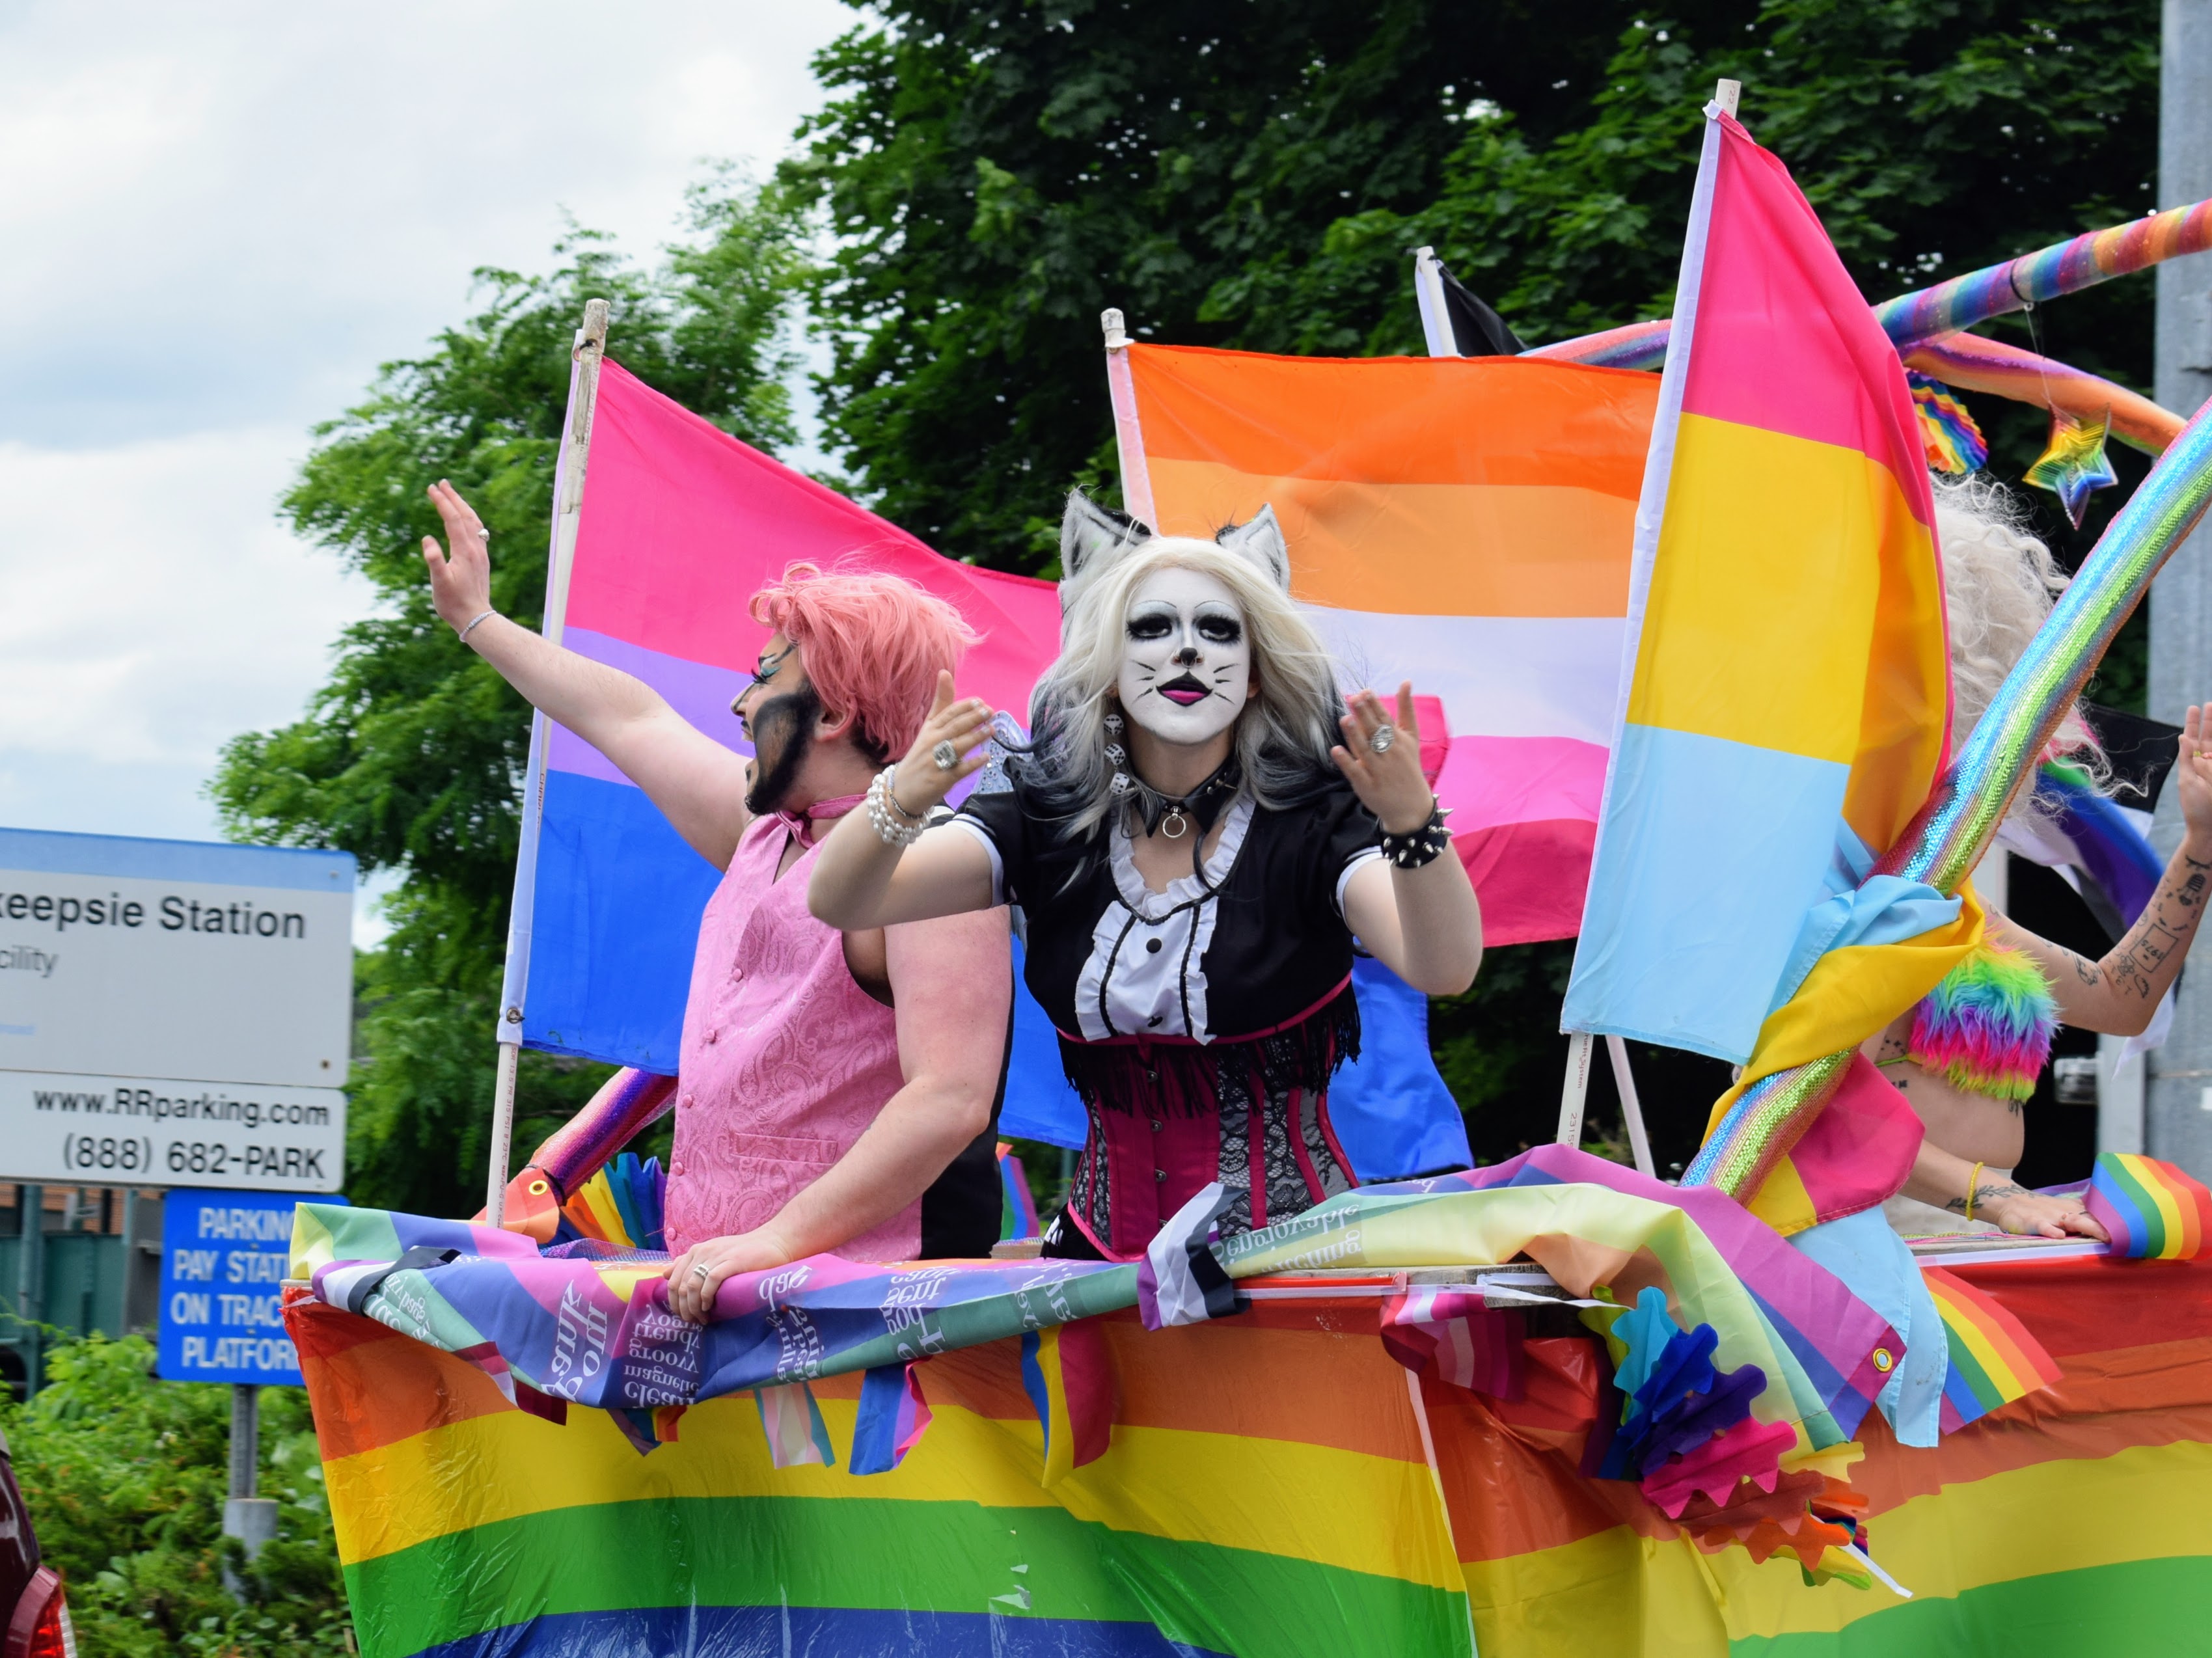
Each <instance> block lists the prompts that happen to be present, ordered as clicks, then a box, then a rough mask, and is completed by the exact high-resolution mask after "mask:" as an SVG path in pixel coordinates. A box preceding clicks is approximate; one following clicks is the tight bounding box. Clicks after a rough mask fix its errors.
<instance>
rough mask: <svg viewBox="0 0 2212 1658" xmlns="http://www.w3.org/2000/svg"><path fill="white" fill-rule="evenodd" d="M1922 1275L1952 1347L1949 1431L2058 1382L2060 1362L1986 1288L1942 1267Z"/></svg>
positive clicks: (1946, 1389)
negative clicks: (1980, 1287)
mask: <svg viewBox="0 0 2212 1658" xmlns="http://www.w3.org/2000/svg"><path fill="white" fill-rule="evenodd" d="M1920 1275H1921V1277H1922V1278H1924V1279H1926V1280H1927V1283H1928V1293H1929V1296H1930V1297H1932V1298H1933V1299H1934V1301H1935V1303H1936V1312H1937V1314H1938V1315H1941V1317H1942V1320H1943V1333H1944V1334H1945V1335H1946V1336H1947V1337H1948V1338H1949V1340H1950V1345H1951V1368H1950V1373H1949V1374H1948V1376H1945V1377H1944V1378H1943V1423H1942V1426H1943V1431H1944V1432H1945V1433H1947V1434H1948V1433H1955V1432H1956V1431H1958V1430H1960V1428H1963V1427H1965V1426H1966V1424H1968V1423H1969V1422H1976V1421H1979V1420H1980V1419H1981V1418H1983V1417H1985V1416H1987V1415H1988V1414H1989V1413H1990V1412H1991V1411H1994V1410H1996V1408H1997V1407H1998V1406H2002V1405H2009V1404H2011V1403H2012V1402H2013V1400H2016V1399H2025V1398H2027V1396H2028V1394H2032V1393H2034V1392H2036V1391H2037V1390H2038V1389H2039V1388H2048V1387H2049V1386H2051V1383H2053V1382H2057V1380H2058V1374H2059V1372H2058V1365H2057V1361H2056V1360H2054V1359H2053V1358H2052V1357H2051V1355H2050V1354H2049V1353H2047V1352H2045V1351H2044V1349H2043V1344H2042V1343H2040V1342H2039V1341H2038V1340H2036V1339H2035V1338H2034V1337H2033V1336H2032V1335H2030V1334H2028V1333H2027V1327H2026V1326H2025V1325H2023V1324H2021V1321H2019V1320H2018V1319H2016V1318H2015V1317H2014V1316H2013V1315H2011V1314H2010V1313H2008V1312H2007V1311H2006V1310H2005V1309H2003V1308H2002V1307H2001V1306H1999V1305H1998V1304H1997V1302H1996V1299H1995V1297H1992V1296H1990V1293H1989V1292H1988V1291H1985V1290H1978V1289H1976V1288H1975V1287H1974V1286H1973V1285H1972V1284H1969V1283H1967V1282H1966V1280H1965V1279H1964V1278H1960V1277H1958V1276H1957V1275H1956V1274H1954V1273H1951V1272H1945V1271H1944V1270H1943V1269H1942V1267H1940V1266H1923V1267H1922V1268H1921V1269H1920Z"/></svg>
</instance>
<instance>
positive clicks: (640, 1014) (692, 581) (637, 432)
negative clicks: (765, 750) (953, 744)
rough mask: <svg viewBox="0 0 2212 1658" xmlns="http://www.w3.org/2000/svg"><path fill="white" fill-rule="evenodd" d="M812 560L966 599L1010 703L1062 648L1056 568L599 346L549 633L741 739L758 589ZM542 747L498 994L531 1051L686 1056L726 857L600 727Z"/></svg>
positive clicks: (710, 729) (962, 604)
mask: <svg viewBox="0 0 2212 1658" xmlns="http://www.w3.org/2000/svg"><path fill="white" fill-rule="evenodd" d="M801 559H811V560H812V561H814V562H817V563H819V564H822V565H824V566H828V567H836V566H841V565H842V566H860V567H865V568H867V569H870V570H878V571H884V572H888V573H890V574H895V575H902V576H905V577H907V578H908V580H913V581H915V582H917V583H919V584H920V585H921V586H923V587H926V588H927V589H928V590H929V591H930V592H933V593H936V594H938V595H939V596H940V597H941V598H946V599H949V600H950V601H951V603H952V604H956V605H957V606H958V607H959V610H960V612H961V614H962V615H963V616H965V617H966V618H967V619H968V621H969V624H970V625H971V626H973V627H974V628H975V629H976V630H977V631H978V632H979V633H981V635H983V639H982V642H981V644H979V645H977V646H976V647H975V648H974V649H973V650H971V651H970V652H969V654H968V657H967V659H966V660H965V661H964V662H963V664H962V665H961V671H960V689H961V690H962V691H963V693H964V694H967V695H976V696H981V697H985V698H987V699H988V700H989V701H991V702H992V703H993V705H994V706H995V707H998V708H1006V709H1009V710H1011V711H1012V712H1013V713H1014V714H1017V715H1018V716H1019V715H1024V714H1025V713H1026V710H1027V709H1028V708H1029V698H1030V686H1031V685H1032V684H1033V683H1035V681H1036V676H1037V674H1038V672H1039V671H1041V670H1042V668H1043V666H1044V665H1045V664H1046V663H1048V662H1049V661H1050V660H1051V659H1052V658H1053V657H1054V654H1055V653H1057V652H1058V650H1059V648H1060V602H1059V598H1058V596H1057V594H1056V592H1055V591H1054V587H1053V586H1052V584H1051V583H1049V582H1045V581H1035V580H1030V579H1029V578H1027V577H1025V576H1014V575H1005V574H1000V573H998V572H996V571H991V570H981V569H977V568H974V567H973V566H971V565H966V564H959V563H956V562H953V561H952V560H951V559H949V558H945V557H942V556H939V555H938V554H936V553H934V552H933V551H931V550H929V549H928V548H927V547H925V546H923V545H922V544H921V542H919V541H917V540H915V538H914V537H912V536H910V535H908V533H907V532H906V531H903V530H901V529H899V528H898V527H897V526H896V525H892V524H890V523H887V522H886V521H885V520H884V519H880V518H878V517H877V516H876V515H875V514H874V513H870V512H868V511H866V509H865V508H863V507H859V506H856V505H855V504H854V502H852V501H848V500H846V499H845V497H843V496H842V495H838V494H837V493H836V491H834V490H831V489H824V488H823V486H822V485H820V484H818V483H815V482H814V481H813V480H812V479H811V478H808V477H802V476H800V475H799V473H797V472H794V471H791V470H790V469H789V468H787V467H785V466H782V465H778V464H777V463H776V462H775V461H773V460H771V459H769V457H767V456H766V455H763V454H762V453H761V452H759V451H758V450H757V449H753V448H750V447H748V446H746V445H744V444H743V443H740V442H739V441H738V440H737V439H735V438H733V437H732V436H731V435H730V434H728V433H726V432H725V431H722V430H721V429H720V428H718V427H715V426H714V425H713V424H711V423H709V422H707V421H705V420H702V419H701V418H700V417H699V416H696V415H695V414H693V413H691V412H690V410H686V409H684V408H682V407H681V406H679V405H678V404H675V403H672V402H671V401H670V400H669V399H668V398H665V397H663V396H661V395H660V394H659V392H655V391H653V389H652V388H651V387H650V386H646V385H645V384H644V383H643V382H641V381H640V380H637V379H636V378H635V376H633V375H631V374H629V373H628V372H627V371H625V370H624V369H623V367H621V366H620V365H619V364H617V363H616V362H613V361H608V362H607V363H605V365H604V367H602V368H601V370H600V374H599V398H598V403H597V406H596V409H595V411H594V413H593V416H592V429H591V450H590V456H589V465H588V466H587V467H586V473H585V481H584V494H583V503H582V509H581V516H580V528H579V530H578V532H577V537H576V549H575V555H574V562H573V563H572V566H571V568H570V570H569V574H568V586H567V592H566V600H565V604H563V603H562V599H561V596H560V595H559V594H558V593H556V595H555V598H554V601H553V603H552V604H550V605H549V607H548V615H549V623H548V628H547V633H548V636H549V637H550V638H552V639H555V640H556V641H558V642H560V643H561V644H563V645H565V646H567V647H568V648H569V649H570V650H572V651H575V652H577V653H580V654H581V655H584V656H587V657H589V658H591V659H592V660H593V661H595V662H604V663H606V664H607V665H610V666H611V667H616V668H619V669H621V670H623V671H624V672H626V673H630V674H635V675H636V676H637V677H639V678H640V679H642V680H643V681H645V683H647V684H648V685H650V686H652V687H653V689H655V690H657V691H659V693H660V694H661V695H663V696H665V697H666V698H667V699H668V701H670V703H671V705H673V706H674V708H675V709H676V711H677V712H678V714H682V715H683V716H684V718H685V719H686V720H690V722H691V723H692V724H693V725H694V726H697V727H698V728H699V729H700V730H701V731H702V732H706V733H707V734H708V736H710V737H712V738H715V739H716V740H717V741H719V742H721V743H723V744H726V745H727V746H728V747H730V748H732V749H733V750H737V751H738V753H740V754H749V753H750V752H751V750H750V747H749V746H748V745H747V744H746V743H745V740H744V736H743V734H742V733H741V732H740V731H739V730H738V721H737V716H736V715H734V714H732V713H731V712H730V704H731V702H732V700H734V699H735V697H736V696H737V694H738V691H740V690H741V689H744V684H745V682H746V680H747V679H748V677H750V674H751V672H752V668H753V664H754V660H755V659H756V658H757V655H758V654H759V652H760V648H761V646H762V645H763V643H764V642H765V641H766V640H767V638H768V630H767V629H765V628H763V626H762V625H761V624H760V623H757V622H756V621H754V620H753V619H752V617H751V616H750V615H749V614H748V613H747V610H746V608H745V607H746V604H747V603H748V602H749V601H750V598H751V597H752V595H753V594H754V593H755V592H757V591H758V590H759V589H760V588H761V587H763V586H766V585H767V584H768V583H769V581H771V580H774V579H775V577H777V576H778V575H780V574H782V572H783V570H784V568H785V567H786V566H787V565H788V564H791V563H793V562H796V561H798V560H801ZM543 753H544V762H543V794H542V799H543V808H542V817H541V818H540V820H539V827H538V841H537V853H536V858H535V860H534V863H533V862H532V861H531V860H530V859H528V857H527V856H526V858H525V859H524V861H523V864H522V865H521V867H520V868H519V869H518V872H517V879H516V890H515V896H516V917H517V920H516V931H515V934H514V941H513V944H511V945H510V949H509V967H508V989H507V995H506V996H505V997H504V999H503V1000H504V1002H505V1004H506V1005H519V1006H520V1007H521V1008H522V1010H523V1015H524V1017H523V1022H522V1035H523V1040H524V1042H526V1043H527V1044H528V1045H529V1046H530V1047H532V1048H541V1049H544V1051H546V1052H548V1053H554V1054H574V1055H578V1056H580V1057H582V1058H586V1059H593V1060H605V1061H607V1062H609V1063H611V1064H615V1065H627V1066H636V1067H638V1068H639V1069H641V1070H645V1071H657V1072H661V1073H663V1074H664V1075H665V1074H672V1073H673V1072H674V1071H675V1069H676V1056H677V1048H678V1042H679V1039H680V1037H681V1035H682V1027H683V1022H684V992H685V989H686V987H687V986H688V984H689V983H690V974H691V957H692V954H693V951H694V949H695V947H696V942H697V938H698V931H699V914H700V912H701V911H702V909H704V908H706V902H707V900H708V897H709V896H711V895H712V894H713V892H714V885H715V883H716V882H717V881H718V880H719V879H720V872H719V871H717V870H715V869H714V868H712V867H711V866H709V865H708V864H707V863H706V862H704V861H703V860H702V859H701V858H700V857H699V855H698V854H697V853H695V852H693V851H692V850H691V849H690V847H687V846H686V845H684V842H683V841H682V840H681V839H680V838H678V835H677V833H676V831H675V830H674V829H671V828H670V827H669V825H668V823H667V820H666V819H665V818H664V817H661V815H660V812H659V809H658V808H656V807H655V806H654V805H653V803H652V802H651V801H650V800H648V799H646V797H645V793H644V791H643V790H641V789H640V788H639V787H637V786H636V785H635V784H634V783H632V782H631V781H630V780H629V779H628V778H627V777H625V776H623V774H622V773H621V772H619V771H617V769H616V768H614V766H613V764H612V763H611V762H609V761H608V760H607V759H606V758H605V756H603V755H601V754H600V753H599V750H596V749H594V748H592V746H591V745H590V744H587V743H586V742H584V741H583V740H582V739H581V738H578V737H576V736H575V735H574V734H573V733H572V732H568V731H567V730H565V729H563V728H562V727H561V726H548V729H547V732H546V736H545V741H544V744H543ZM535 781H536V780H533V782H535ZM537 794H538V791H537V790H536V789H535V788H533V789H532V791H531V792H530V794H529V795H528V796H526V798H536V797H537Z"/></svg>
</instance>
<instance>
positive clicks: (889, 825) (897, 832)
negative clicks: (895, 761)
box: [868, 766, 929, 848]
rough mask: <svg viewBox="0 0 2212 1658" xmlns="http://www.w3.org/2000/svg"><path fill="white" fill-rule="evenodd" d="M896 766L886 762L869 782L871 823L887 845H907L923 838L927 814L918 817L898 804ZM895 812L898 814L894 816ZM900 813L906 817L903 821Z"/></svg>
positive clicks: (926, 825) (879, 838)
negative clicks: (893, 788)
mask: <svg viewBox="0 0 2212 1658" xmlns="http://www.w3.org/2000/svg"><path fill="white" fill-rule="evenodd" d="M897 769H898V768H897V767H896V766H885V767H884V768H883V769H882V770H881V771H879V772H878V773H877V774H876V775H875V780H874V781H872V782H871V783H870V784H869V785H868V823H869V824H870V825H871V826H872V828H873V829H875V831H876V838H877V839H878V840H879V841H882V842H883V843H884V845H885V846H887V847H902V848H903V847H910V846H912V845H913V844H914V843H915V841H919V840H921V836H922V832H923V831H924V830H925V829H927V828H928V827H929V822H928V819H927V817H926V816H925V817H915V815H914V814H913V813H912V812H910V811H908V810H907V809H906V808H905V807H904V806H902V805H899V803H898V797H897V796H896V795H895V794H893V793H891V781H892V776H893V774H894V773H896V771H897ZM894 812H896V813H897V814H898V816H897V817H893V816H892V814H893V813H894ZM899 817H903V818H905V819H906V820H907V821H906V822H905V823H900V822H899V821H898V820H899Z"/></svg>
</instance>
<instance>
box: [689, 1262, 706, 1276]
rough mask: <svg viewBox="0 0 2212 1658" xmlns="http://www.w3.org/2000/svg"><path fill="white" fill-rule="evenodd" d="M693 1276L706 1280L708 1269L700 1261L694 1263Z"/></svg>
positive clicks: (692, 1267) (692, 1266)
mask: <svg viewBox="0 0 2212 1658" xmlns="http://www.w3.org/2000/svg"><path fill="white" fill-rule="evenodd" d="M691 1276H692V1277H693V1278H705V1277H706V1276H708V1273H707V1269H706V1267H705V1266H703V1265H702V1264H701V1263H700V1262H698V1261H696V1260H695V1261H693V1262H692V1263H691Z"/></svg>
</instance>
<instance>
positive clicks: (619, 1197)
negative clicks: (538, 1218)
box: [555, 1151, 668, 1249]
mask: <svg viewBox="0 0 2212 1658" xmlns="http://www.w3.org/2000/svg"><path fill="white" fill-rule="evenodd" d="M666 1184H667V1182H666V1181H665V1178H664V1177H663V1176H662V1175H661V1172H660V1159H659V1158H658V1157H648V1158H647V1159H646V1160H645V1161H644V1162H643V1163H640V1162H639V1161H638V1160H637V1155H636V1153H635V1152H631V1151H624V1152H623V1153H622V1154H621V1155H620V1156H618V1157H616V1158H614V1159H613V1160H612V1161H611V1162H610V1163H607V1164H606V1165H605V1167H603V1168H602V1169H599V1172H598V1173H597V1174H595V1175H592V1177H591V1179H589V1180H587V1181H585V1182H584V1183H583V1184H582V1185H581V1186H580V1187H577V1188H576V1190H575V1191H574V1193H572V1194H571V1195H570V1196H569V1198H568V1201H567V1202H565V1203H563V1204H562V1206H561V1219H562V1228H561V1230H560V1232H559V1233H558V1234H556V1238H555V1242H556V1243H569V1242H575V1241H576V1240H578V1239H586V1240H588V1241H590V1242H594V1243H604V1244H608V1245H611V1246H612V1247H613V1248H617V1249H665V1248H667V1247H668V1245H667V1242H666V1241H665V1239H664V1238H663V1237H662V1236H661V1230H660V1206H661V1196H662V1192H663V1189H664V1188H665V1186H666Z"/></svg>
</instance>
